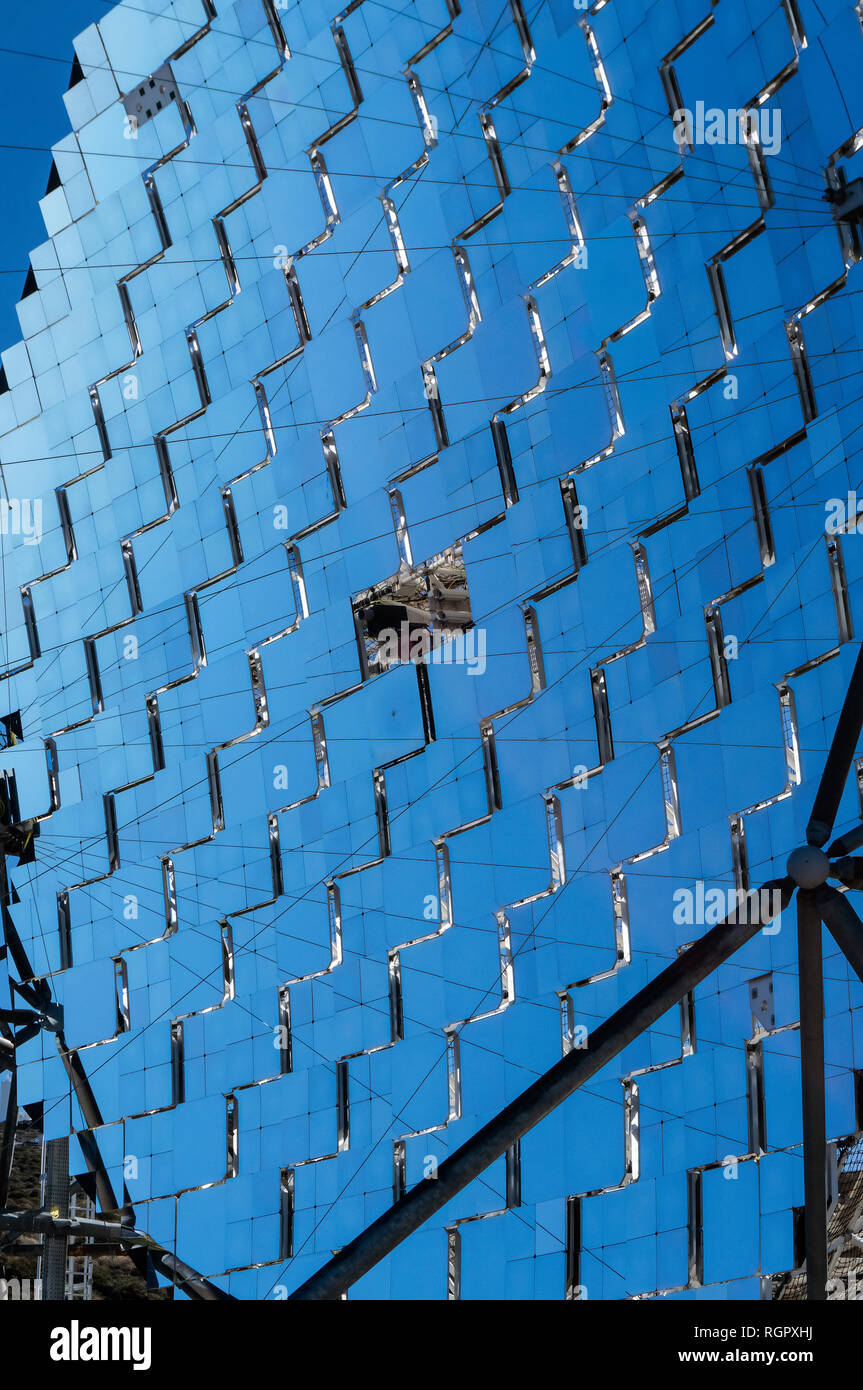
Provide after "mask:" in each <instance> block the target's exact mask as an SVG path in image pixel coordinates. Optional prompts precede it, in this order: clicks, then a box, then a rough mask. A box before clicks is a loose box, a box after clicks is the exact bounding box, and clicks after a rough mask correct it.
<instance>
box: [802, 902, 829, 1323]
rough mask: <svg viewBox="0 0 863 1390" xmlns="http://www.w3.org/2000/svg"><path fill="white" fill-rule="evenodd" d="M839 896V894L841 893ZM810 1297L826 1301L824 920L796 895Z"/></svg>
mask: <svg viewBox="0 0 863 1390" xmlns="http://www.w3.org/2000/svg"><path fill="white" fill-rule="evenodd" d="M837 896H838V895H837ZM797 958H798V962H799V967H798V968H799V988H800V1080H801V1092H802V1101H803V1192H804V1202H805V1204H806V1225H805V1237H806V1297H807V1298H808V1299H810V1300H824V1299H826V1297H827V1130H826V1120H825V1097H824V980H823V965H822V960H821V918H820V917H819V916H818V912H817V909H816V907H815V900H814V897H813V895H812V894H811V893H806V892H803V893H799V894H798V895H797Z"/></svg>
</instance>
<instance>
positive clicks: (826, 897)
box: [0, 647, 863, 1300]
mask: <svg viewBox="0 0 863 1390" xmlns="http://www.w3.org/2000/svg"><path fill="white" fill-rule="evenodd" d="M861 732H863V647H861V649H860V652H859V653H858V656H857V661H856V663H855V666H854V671H853V673H852V676H851V681H850V684H849V686H848V691H847V693H846V696H845V700H844V703H843V705H842V710H841V712H840V715H839V719H838V722H837V725H836V729H835V732H834V734H833V741H832V743H831V745H830V751H829V753H828V755H827V760H826V763H825V766H824V771H823V773H822V776H821V781H820V782H819V785H818V790H817V792H816V795H815V801H814V803H813V807H812V814H811V815H810V817H809V822H808V825H807V830H806V840H807V843H806V845H805V846H801V847H799V848H798V849H795V850H793V851H792V852H791V854H790V855H789V857H788V864H787V873H786V875H785V876H784V877H783V878H781V879H775V880H770V881H769V882H767V883H765V884H764V885H763V886H762V888H761V890H760V892H755V891H753V892H751V893H750V894H749V895H748V898H747V900H746V903H745V904H744V905H742V908H741V910H738V911H736V912H735V913H734V914H733V916H732V917H728V918H726V919H725V920H724V921H722V922H719V923H718V924H717V925H716V926H714V927H712V928H711V929H710V931H708V932H706V933H705V935H704V936H702V937H701V938H700V939H699V940H698V941H696V942H695V943H694V945H692V946H690V947H689V948H688V949H687V950H685V951H683V952H681V954H680V955H678V957H677V959H676V960H675V961H673V962H672V964H671V965H669V966H668V967H667V968H666V969H665V970H663V971H661V972H660V973H659V974H658V975H657V976H656V977H655V978H654V979H653V980H651V981H650V982H649V983H648V984H647V985H646V986H645V987H644V988H643V989H641V990H639V991H638V993H637V994H635V995H633V997H632V998H631V999H630V1000H628V1002H627V1003H626V1004H624V1005H623V1006H622V1007H621V1008H620V1009H618V1010H617V1012H616V1013H614V1014H612V1016H611V1017H610V1018H609V1019H607V1020H606V1021H605V1023H603V1024H601V1025H600V1026H599V1027H598V1028H595V1029H594V1030H593V1031H592V1032H591V1033H590V1034H589V1036H588V1039H587V1045H586V1047H584V1048H583V1049H578V1050H573V1051H571V1052H569V1053H567V1055H566V1056H564V1057H562V1058H561V1060H560V1061H559V1062H557V1063H555V1065H554V1066H553V1067H551V1068H549V1070H548V1071H547V1072H546V1073H545V1074H544V1075H543V1076H541V1077H539V1079H538V1080H537V1081H535V1082H533V1084H532V1085H531V1086H528V1087H527V1089H526V1090H525V1091H523V1092H522V1093H521V1095H520V1096H518V1097H517V1098H516V1099H515V1100H514V1101H512V1102H511V1104H509V1105H508V1106H506V1108H505V1109H503V1110H502V1111H500V1113H499V1114H498V1115H496V1116H495V1117H494V1119H493V1120H491V1121H490V1122H489V1123H488V1124H486V1125H484V1126H483V1128H482V1129H480V1130H479V1131H478V1132H477V1133H476V1134H474V1135H473V1136H472V1138H470V1139H468V1140H467V1142H466V1143H464V1144H462V1145H461V1147H460V1148H459V1149H457V1150H456V1152H455V1153H453V1154H451V1155H450V1157H449V1158H448V1159H446V1160H445V1161H444V1162H443V1163H442V1164H441V1165H440V1168H439V1169H438V1170H437V1173H436V1176H435V1179H434V1181H423V1182H421V1183H419V1184H418V1185H417V1186H416V1187H413V1188H412V1189H411V1190H410V1191H409V1192H407V1193H406V1194H405V1195H404V1196H403V1197H401V1198H400V1199H399V1200H398V1201H397V1202H395V1203H394V1205H393V1206H392V1207H391V1208H390V1209H389V1210H388V1211H386V1212H385V1213H384V1214H383V1215H382V1216H380V1217H378V1219H377V1220H376V1221H374V1222H372V1224H371V1225H370V1226H368V1227H367V1228H366V1229H365V1230H364V1231H362V1232H361V1233H360V1235H358V1236H357V1237H356V1238H355V1239H354V1240H352V1241H351V1242H350V1243H349V1244H348V1245H346V1246H345V1247H344V1248H343V1249H341V1250H339V1251H338V1252H337V1253H336V1254H335V1255H334V1256H333V1258H332V1259H331V1260H330V1261H329V1262H328V1263H327V1264H325V1265H324V1266H323V1268H321V1269H320V1270H319V1271H318V1272H317V1273H316V1274H315V1275H313V1276H312V1278H310V1279H307V1280H306V1282H305V1283H304V1284H302V1285H301V1287H300V1288H298V1289H296V1290H295V1291H294V1293H293V1294H291V1298H292V1299H298V1300H332V1299H338V1298H341V1297H343V1296H344V1295H345V1294H346V1292H347V1290H348V1289H349V1288H350V1287H351V1285H352V1284H354V1283H356V1281H357V1280H358V1279H360V1278H361V1277H362V1276H363V1275H364V1274H366V1273H367V1272H368V1271H369V1270H370V1269H372V1268H373V1267H374V1266H375V1265H376V1264H377V1263H378V1262H379V1261H380V1260H382V1259H384V1257H385V1256H386V1255H388V1254H389V1253H390V1252H391V1251H392V1250H394V1249H395V1248H396V1246H398V1245H400V1244H401V1242H402V1241H403V1240H405V1239H406V1238H407V1237H408V1236H409V1235H411V1234H412V1233H413V1232H414V1231H416V1230H417V1229H418V1228H419V1227H420V1226H422V1225H423V1223H424V1222H425V1221H427V1220H428V1218H429V1217H431V1216H433V1215H434V1213H435V1212H437V1211H440V1209H441V1208H442V1207H444V1206H445V1205H446V1204H447V1202H449V1201H450V1200H451V1199H452V1198H453V1197H454V1196H455V1195H456V1194H457V1193H458V1192H461V1191H462V1189H463V1188H465V1187H467V1185H468V1183H470V1182H472V1181H473V1179H474V1178H476V1177H478V1176H479V1174H480V1173H482V1172H484V1170H485V1169H486V1168H488V1167H489V1165H490V1164H492V1163H493V1162H494V1161H495V1159H497V1158H500V1157H501V1156H502V1155H503V1154H505V1153H506V1152H507V1151H508V1150H509V1149H511V1148H512V1146H513V1145H514V1144H516V1143H517V1142H518V1140H519V1139H521V1138H522V1137H523V1136H524V1135H525V1134H526V1133H527V1132H528V1130H530V1129H532V1128H533V1127H534V1125H536V1124H538V1123H539V1122H540V1120H542V1119H544V1118H545V1116H546V1115H548V1114H550V1113H551V1111H552V1110H554V1109H555V1108H556V1107H557V1106H558V1105H560V1104H561V1103H562V1102H563V1101H565V1100H566V1099H567V1098H568V1097H569V1096H571V1095H573V1094H574V1092H575V1091H577V1090H578V1089H579V1088H580V1087H581V1086H583V1085H584V1084H585V1082H587V1081H588V1080H590V1078H591V1077H592V1076H595V1075H596V1073H597V1072H598V1071H600V1070H601V1068H602V1067H604V1066H605V1065H606V1064H607V1063H608V1062H610V1061H612V1060H613V1059H614V1058H615V1057H616V1056H617V1055H618V1054H619V1053H620V1052H622V1051H623V1049H624V1048H625V1047H626V1046H627V1044H628V1043H630V1042H632V1041H633V1039H635V1038H637V1037H638V1036H639V1034H641V1033H643V1032H644V1031H645V1029H647V1028H649V1027H650V1026H651V1024H653V1023H656V1022H657V1020H658V1019H660V1018H661V1017H662V1015H663V1014H665V1013H667V1011H668V1010H669V1009H671V1008H673V1007H674V1005H675V1004H677V1003H679V1002H680V1000H681V999H683V998H685V996H686V995H687V994H689V992H690V991H691V990H692V989H693V988H694V987H695V986H696V985H697V984H699V983H700V982H701V981H702V980H704V979H706V977H707V976H708V975H710V974H711V973H712V972H713V971H714V970H716V969H717V968H718V967H719V966H720V965H722V964H723V962H724V961H726V960H728V959H729V957H730V956H732V955H733V954H734V953H735V951H737V950H738V949H739V948H740V947H741V946H742V945H744V943H745V942H746V941H748V940H749V939H750V937H752V936H754V935H755V933H756V932H758V931H760V930H761V929H762V927H763V926H764V925H765V916H766V920H767V921H768V922H769V921H770V920H771V919H772V918H773V917H775V916H777V915H778V913H779V912H782V911H784V910H785V908H786V907H787V906H788V905H789V904H790V903H791V901H792V899H793V897H794V894H795V892H796V893H797V941H798V961H799V981H800V985H799V988H800V1034H801V1047H800V1070H801V1091H802V1100H803V1163H804V1189H805V1239H806V1292H807V1298H809V1299H810V1300H824V1299H826V1297H827V1236H828V1231H827V1139H826V1128H825V1085H824V984H823V971H822V943H821V927H822V923H823V924H824V925H825V926H826V927H827V928H828V930H829V931H830V932H831V934H832V936H833V937H834V939H835V941H836V943H837V944H838V946H839V947H840V949H841V950H842V951H843V953H844V954H845V956H846V957H847V959H848V961H849V962H850V963H851V965H852V966H853V968H854V970H855V972H856V974H857V976H858V977H859V979H860V980H861V981H863V922H861V920H860V918H859V917H858V915H857V913H856V912H855V911H854V909H853V907H852V906H851V904H850V903H849V902H848V900H847V898H846V897H844V896H843V894H842V893H840V892H839V891H838V890H837V889H836V888H834V887H832V886H831V885H830V884H829V883H828V881H827V880H828V879H829V878H835V879H837V880H838V881H839V882H840V883H841V884H842V885H843V886H844V887H845V888H850V889H857V888H863V858H861V857H856V856H854V854H853V851H854V850H855V849H857V848H859V847H860V846H861V845H863V824H861V825H859V826H857V827H856V828H855V829H853V830H850V831H848V832H846V833H845V834H844V835H841V836H839V838H838V839H835V840H833V841H832V843H830V844H829V845H827V849H826V850H825V849H824V848H823V846H824V845H826V844H827V841H828V840H829V839H830V835H831V832H832V830H833V824H834V821H835V819H836V815H837V812H838V809H839V803H840V801H841V798H842V791H843V788H844V786H845V782H846V780H847V778H848V774H849V771H850V769H851V763H852V760H853V758H854V753H855V749H856V747H857V743H858V741H859V739H860V734H861ZM0 890H2V916H3V931H4V947H3V950H4V951H5V952H6V953H8V955H9V956H10V957H11V959H12V961H13V962H14V963H15V966H16V969H17V970H18V974H19V980H18V981H17V982H15V983H13V985H12V988H13V989H14V990H15V992H16V993H17V994H18V995H20V997H21V999H23V1000H24V1002H25V1003H26V1004H27V1005H29V1007H28V1008H24V1009H15V1008H12V1009H0V1028H2V1031H3V1041H4V1048H3V1052H2V1054H0V1057H2V1063H3V1066H4V1067H5V1068H7V1069H8V1070H10V1071H11V1073H12V1085H11V1087H10V1091H9V1100H8V1106H7V1113H6V1123H5V1127H4V1134H3V1145H2V1167H0V1230H4V1231H7V1232H12V1233H23V1232H30V1233H33V1232H35V1233H38V1234H41V1235H42V1236H43V1238H44V1240H45V1246H46V1251H47V1250H49V1249H50V1247H51V1246H52V1245H53V1243H54V1241H55V1240H56V1241H58V1242H63V1244H64V1245H65V1241H66V1240H67V1239H69V1238H70V1237H71V1238H74V1237H76V1236H77V1237H87V1236H93V1237H100V1238H101V1239H103V1240H116V1241H117V1242H118V1243H119V1244H121V1245H122V1246H123V1248H124V1249H126V1250H128V1251H130V1252H131V1253H133V1254H134V1255H135V1256H136V1257H137V1258H138V1259H139V1260H140V1259H141V1258H142V1257H143V1259H144V1261H149V1262H150V1263H151V1264H152V1267H153V1268H155V1269H157V1270H159V1272H161V1273H162V1274H164V1275H166V1276H168V1277H170V1278H171V1279H172V1280H173V1281H174V1282H175V1283H176V1285H177V1286H178V1287H179V1288H181V1289H182V1290H183V1292H185V1293H186V1294H188V1295H189V1296H190V1297H192V1298H194V1299H203V1300H210V1299H224V1298H228V1299H229V1298H231V1295H230V1294H226V1293H225V1292H223V1290H221V1289H219V1288H218V1287H217V1286H216V1285H214V1284H212V1283H210V1281H209V1280H207V1279H205V1278H203V1277H202V1276H201V1275H200V1274H198V1273H197V1272H196V1271H195V1270H193V1269H192V1268H191V1267H190V1266H189V1265H187V1264H185V1263H184V1262H183V1261H182V1260H180V1259H178V1258H177V1257H176V1256H175V1255H172V1254H171V1253H170V1252H169V1251H167V1250H165V1249H164V1248H163V1247H162V1246H159V1245H157V1244H155V1243H154V1242H152V1241H150V1239H149V1237H148V1236H147V1235H146V1234H145V1233H144V1232H141V1231H138V1230H136V1229H135V1226H134V1213H133V1211H132V1207H131V1202H130V1200H129V1195H128V1192H126V1191H124V1201H123V1204H122V1207H121V1206H120V1205H119V1204H118V1203H117V1200H116V1197H115V1195H114V1193H113V1190H112V1188H111V1184H110V1180H109V1178H108V1175H107V1172H106V1169H105V1165H104V1163H103V1162H102V1160H101V1156H100V1153H99V1147H98V1144H97V1142H96V1141H95V1139H94V1138H93V1136H92V1135H89V1136H87V1140H88V1142H87V1144H86V1147H85V1156H86V1158H87V1164H88V1167H89V1169H90V1172H91V1173H92V1174H93V1176H94V1179H95V1183H96V1190H97V1192H98V1196H99V1205H100V1208H101V1210H102V1212H103V1215H104V1216H105V1217H106V1218H107V1219H103V1220H95V1221H89V1220H80V1219H77V1218H70V1217H66V1216H53V1215H52V1214H51V1212H50V1211H40V1212H35V1213H33V1212H10V1211H9V1210H8V1209H7V1207H6V1200H7V1195H8V1191H9V1178H10V1174H11V1168H12V1159H13V1155H14V1133H15V1123H16V1117H17V1112H18V1101H17V1086H16V1073H15V1048H16V1047H17V1045H18V1044H19V1043H20V1042H22V1041H24V1040H25V1039H27V1038H30V1037H33V1036H34V1034H35V1033H36V1032H38V1031H39V1030H40V1029H43V1028H44V1029H47V1030H48V1031H50V1032H52V1033H53V1034H54V1035H55V1037H56V1042H57V1047H58V1050H59V1052H60V1056H61V1058H62V1059H63V1064H64V1066H65V1067H66V1069H67V1071H68V1073H69V1076H70V1078H71V1080H72V1084H73V1087H74V1090H75V1094H76V1096H77V1098H78V1102H79V1104H80V1106H81V1110H82V1112H83V1114H84V1116H85V1119H86V1121H87V1124H88V1126H90V1128H92V1127H93V1126H96V1125H99V1124H100V1123H101V1120H100V1117H99V1114H98V1108H97V1106H96V1101H95V1097H94V1096H93V1092H92V1090H91V1088H90V1085H89V1082H88V1081H87V1075H86V1072H85V1071H84V1068H83V1066H82V1065H81V1061H80V1058H79V1057H78V1056H77V1054H76V1053H75V1052H74V1051H70V1050H69V1049H68V1048H67V1046H66V1043H65V1040H64V1038H63V1028H62V1013H61V1011H58V1010H57V1008H56V1006H55V1005H54V1004H53V1002H52V999H51V991H50V986H49V985H48V982H47V981H46V980H34V979H33V973H32V970H31V968H30V963H29V961H28V959H27V956H26V953H25V952H24V950H23V948H22V946H21V942H20V939H19V937H18V934H17V932H16V930H15V926H14V923H13V922H12V919H11V916H10V914H9V910H8V907H9V885H8V876H7V873H6V864H5V857H3V858H2V859H0ZM765 892H766V893H768V894H770V898H769V901H771V903H773V904H774V906H775V903H776V901H777V898H778V903H779V908H778V911H772V912H770V913H768V914H765V913H764V912H763V911H762V910H761V904H762V902H763V901H764V900H765V899H764V898H763V897H762V895H763V894H764V893H765ZM774 894H775V895H776V897H774ZM15 1028H17V1029H18V1031H17V1032H16V1031H13V1030H14V1029H15ZM81 1137H82V1138H83V1136H81ZM111 1217H115V1218H117V1219H115V1220H111V1219H110V1218H111ZM49 1296H50V1295H49Z"/></svg>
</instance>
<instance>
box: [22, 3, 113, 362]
mask: <svg viewBox="0 0 863 1390" xmlns="http://www.w3.org/2000/svg"><path fill="white" fill-rule="evenodd" d="M109 8H110V7H109V5H107V4H105V3H100V0H45V2H44V3H43V4H39V5H37V4H32V3H31V4H25V5H14V6H13V5H7V6H5V7H4V14H3V34H2V47H0V131H2V132H3V135H2V137H0V172H2V188H3V190H4V199H3V204H4V206H3V216H2V218H0V271H2V274H0V348H6V347H9V346H10V344H12V343H14V342H17V340H18V339H19V338H20V336H21V333H20V329H19V327H18V318H17V315H16V313H15V305H16V303H17V302H18V299H19V298H20V296H21V291H22V290H23V288H24V279H25V276H26V274H27V265H28V260H27V257H28V253H29V251H30V250H31V248H32V247H34V246H38V245H39V244H40V243H41V242H43V241H44V240H45V237H46V232H45V226H44V223H43V221H42V217H41V214H40V212H39V206H38V203H39V199H40V198H41V197H42V196H43V195H44V193H45V188H46V185H47V183H48V174H49V172H50V169H51V154H50V147H51V145H52V144H55V143H56V142H57V141H58V140H59V139H61V137H62V136H63V135H65V134H66V133H67V132H68V130H69V119H68V116H67V115H66V108H65V106H64V105H63V93H64V92H65V90H66V88H67V87H68V85H69V74H70V72H71V70H72V59H73V57H74V52H73V48H72V40H73V38H74V37H75V35H76V34H80V32H81V30H82V29H86V28H87V25H88V24H92V23H93V22H94V21H95V20H98V19H100V18H101V17H102V15H104V14H105V13H106V11H107V10H108V9H109ZM10 50H13V51H10ZM14 50H18V51H17V52H16V51H14ZM36 55H38V56H36ZM10 146H27V148H24V149H22V148H11V149H10V148H9V147H10ZM34 147H36V148H34Z"/></svg>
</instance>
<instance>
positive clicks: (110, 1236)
mask: <svg viewBox="0 0 863 1390" xmlns="http://www.w3.org/2000/svg"><path fill="white" fill-rule="evenodd" d="M0 1231H8V1232H9V1233H11V1234H13V1235H41V1236H44V1237H45V1239H46V1240H63V1241H65V1240H67V1239H75V1238H77V1239H84V1238H86V1237H88V1236H90V1237H92V1238H93V1239H96V1240H103V1241H109V1242H110V1243H111V1244H112V1245H122V1246H124V1247H126V1248H127V1249H128V1250H130V1251H138V1250H145V1251H146V1252H147V1254H149V1256H150V1258H151V1260H152V1262H153V1264H154V1265H155V1267H156V1269H158V1271H159V1273H160V1274H163V1275H165V1277H166V1278H168V1279H170V1280H171V1282H172V1283H174V1284H176V1286H177V1288H179V1289H181V1290H182V1291H183V1293H187V1294H188V1295H189V1297H190V1298H193V1299H197V1300H204V1301H206V1302H215V1301H222V1300H225V1299H227V1300H229V1301H230V1302H236V1300H235V1299H234V1297H233V1294H229V1293H225V1291H224V1289H220V1288H219V1287H218V1286H217V1285H216V1284H211V1283H210V1281H209V1279H205V1278H204V1276H203V1274H199V1273H198V1271H197V1270H196V1269H193V1268H192V1266H191V1265H187V1264H186V1262H185V1261H184V1260H181V1259H179V1258H178V1257H177V1256H176V1255H172V1254H171V1252H170V1250H166V1249H165V1247H164V1246H163V1245H159V1244H158V1243H157V1242H156V1241H154V1240H152V1239H151V1238H150V1236H148V1235H147V1234H146V1232H145V1231H137V1230H135V1228H134V1227H133V1226H129V1225H127V1224H126V1223H123V1222H117V1221H99V1220H98V1219H97V1220H93V1221H86V1220H84V1221H79V1220H78V1219H77V1217H57V1216H52V1214H51V1213H50V1212H48V1211H0Z"/></svg>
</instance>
